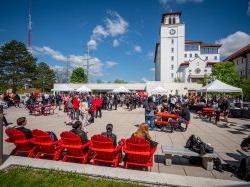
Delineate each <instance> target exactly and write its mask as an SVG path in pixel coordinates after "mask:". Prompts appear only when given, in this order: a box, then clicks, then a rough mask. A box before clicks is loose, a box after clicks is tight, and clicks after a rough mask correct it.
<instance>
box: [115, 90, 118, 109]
mask: <svg viewBox="0 0 250 187" xmlns="http://www.w3.org/2000/svg"><path fill="white" fill-rule="evenodd" d="M117 105H118V96H117V94H114V106H115V110H117Z"/></svg>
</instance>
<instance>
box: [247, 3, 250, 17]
mask: <svg viewBox="0 0 250 187" xmlns="http://www.w3.org/2000/svg"><path fill="white" fill-rule="evenodd" d="M247 15H248V16H250V1H249V2H248V8H247Z"/></svg>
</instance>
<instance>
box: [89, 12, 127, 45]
mask: <svg viewBox="0 0 250 187" xmlns="http://www.w3.org/2000/svg"><path fill="white" fill-rule="evenodd" d="M128 27H129V24H128V22H127V21H126V20H125V19H124V18H123V17H121V16H120V15H119V14H118V13H117V12H116V11H108V12H107V16H106V17H105V19H104V23H103V24H102V25H97V26H96V27H95V28H94V29H93V31H92V35H91V37H90V40H89V42H90V41H91V40H93V41H95V48H94V49H96V47H97V45H98V43H97V41H98V42H100V41H102V40H103V39H104V38H107V37H117V36H121V35H123V34H125V33H126V32H127V30H128ZM89 42H88V43H89ZM118 45H119V41H118V40H117V39H115V40H114V41H113V46H114V47H117V46H118Z"/></svg>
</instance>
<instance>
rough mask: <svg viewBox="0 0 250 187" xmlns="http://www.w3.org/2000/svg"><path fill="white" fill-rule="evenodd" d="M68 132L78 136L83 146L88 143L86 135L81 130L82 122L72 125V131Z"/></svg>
mask: <svg viewBox="0 0 250 187" xmlns="http://www.w3.org/2000/svg"><path fill="white" fill-rule="evenodd" d="M70 132H73V133H75V134H76V135H78V136H80V138H81V141H82V143H83V144H84V143H85V142H86V141H88V137H87V133H86V132H84V131H83V130H82V122H81V121H76V122H75V123H73V124H72V130H71V131H70Z"/></svg>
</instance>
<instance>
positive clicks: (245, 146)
mask: <svg viewBox="0 0 250 187" xmlns="http://www.w3.org/2000/svg"><path fill="white" fill-rule="evenodd" d="M240 147H241V149H242V150H243V151H250V135H249V136H248V137H247V138H244V139H243V141H242V142H241V144H240Z"/></svg>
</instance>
